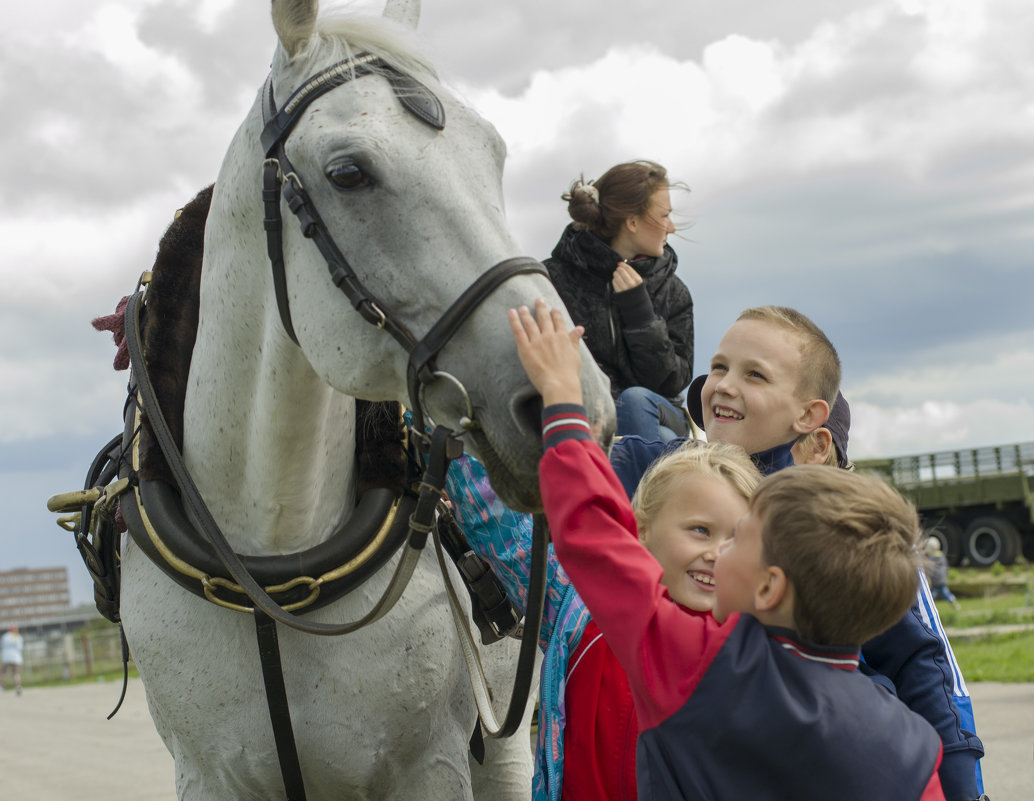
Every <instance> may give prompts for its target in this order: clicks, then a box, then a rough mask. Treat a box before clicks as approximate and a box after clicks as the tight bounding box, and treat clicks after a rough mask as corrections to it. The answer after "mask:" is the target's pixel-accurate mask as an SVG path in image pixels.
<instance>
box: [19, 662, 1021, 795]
mask: <svg viewBox="0 0 1034 801" xmlns="http://www.w3.org/2000/svg"><path fill="white" fill-rule="evenodd" d="M970 691H971V692H972V693H973V706H974V709H975V714H976V719H977V728H978V729H979V730H980V736H981V737H982V738H983V740H984V745H985V746H986V748H987V752H988V756H987V757H985V758H984V761H983V765H984V783H985V789H986V790H987V792H988V794H989V795H990V796H991V799H992V801H1031V799H1034V684H997V683H987V682H982V683H979V684H973V685H971V686H970ZM118 693H119V686H118V685H117V684H114V683H107V684H81V685H76V686H74V687H56V688H50V689H29V690H26V691H25V692H24V693H23V694H22V695H21V696H15V694H14V693H13V692H10V691H8V692H5V693H2V694H0V799H3V800H4V801H6V800H7V799H22V798H23V799H32V801H66V799H70V798H74V799H76V801H122V800H123V799H126V801H175V790H174V786H175V780H174V777H173V765H172V758H171V757H170V756H169V754H168V752H167V751H166V750H165V747H164V746H163V745H162V743H161V740H159V739H158V735H157V734H156V733H155V731H154V728H153V726H152V724H151V719H150V717H149V716H148V714H147V703H146V701H145V700H144V691H143V687H142V686H141V685H140V681H139V679H136V680H133V681H131V682H130V684H129V691H128V694H127V698H126V702H125V704H123V707H122V709H121V710H120V711H119V713H118V714H117V715H116V716H115V717H114V718H113V719H112V720H110V721H109V720H105V717H106V716H107V714H108V712H110V711H111V709H112V708H113V707H114V705H115V702H116V701H117V700H118Z"/></svg>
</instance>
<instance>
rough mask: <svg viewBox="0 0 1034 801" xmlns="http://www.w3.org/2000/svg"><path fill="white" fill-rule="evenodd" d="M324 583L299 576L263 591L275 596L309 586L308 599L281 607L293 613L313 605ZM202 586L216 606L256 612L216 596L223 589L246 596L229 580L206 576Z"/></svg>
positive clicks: (265, 588)
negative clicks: (304, 585)
mask: <svg viewBox="0 0 1034 801" xmlns="http://www.w3.org/2000/svg"><path fill="white" fill-rule="evenodd" d="M322 583H323V579H314V578H311V577H309V576H298V577H297V578H293V579H291V580H290V581H288V582H285V583H283V584H277V585H276V586H275V587H263V589H264V590H265V591H266V593H267V594H269V595H275V594H276V593H279V592H287V591H288V590H293V589H294V588H295V587H297V586H298V585H300V584H308V585H309V595H308V597H307V598H303V599H302V600H300V601H298V602H296V603H293V604H285V605H283V606H281V607H280V608H281V609H284V610H286V611H288V612H291V611H294V610H295V609H302V608H303V607H306V606H308V605H309V604H311V603H313V602H314V601H315V600H316V599H317V598H318V597H319V595H320V585H321V584H322ZM201 586H202V587H203V588H204V592H205V598H207V599H208V600H209V601H211V602H212V603H214V604H217V605H219V606H222V607H224V608H226V609H233V610H235V611H237V612H254V610H253V609H252V608H251V607H250V606H243V605H242V604H235V603H232V602H230V601H226V600H223V599H222V598H220V597H219V596H218V595H216V592H217V591H218V590H219V589H220V588H221V589H224V590H229V591H230V592H235V593H237V594H238V595H245V596H246V595H247V593H245V592H244V588H243V587H241V585H240V584H237V583H236V582H233V581H229V580H228V579H224V578H219V577H218V576H215V577H213V576H204V577H203V578H202V579H201Z"/></svg>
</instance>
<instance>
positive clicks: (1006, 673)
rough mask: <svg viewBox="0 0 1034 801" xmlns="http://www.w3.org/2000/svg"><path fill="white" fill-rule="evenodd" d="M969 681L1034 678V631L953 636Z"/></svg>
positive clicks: (956, 655) (960, 663)
mask: <svg viewBox="0 0 1034 801" xmlns="http://www.w3.org/2000/svg"><path fill="white" fill-rule="evenodd" d="M951 648H952V650H953V651H954V652H955V658H956V659H958V661H959V667H961V668H962V675H963V676H965V677H966V681H967V682H969V683H973V682H975V681H1006V682H1024V683H1025V682H1034V631H1025V632H1022V633H1018V634H994V635H990V636H986V637H978V638H973V639H968V640H953V641H952V644H951Z"/></svg>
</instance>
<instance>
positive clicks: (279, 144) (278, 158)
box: [260, 53, 546, 438]
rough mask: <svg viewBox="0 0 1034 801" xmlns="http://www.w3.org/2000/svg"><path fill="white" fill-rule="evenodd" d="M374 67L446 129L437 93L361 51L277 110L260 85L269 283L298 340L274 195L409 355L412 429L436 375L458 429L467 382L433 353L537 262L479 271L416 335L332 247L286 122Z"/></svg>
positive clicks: (414, 109)
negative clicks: (453, 393) (454, 393)
mask: <svg viewBox="0 0 1034 801" xmlns="http://www.w3.org/2000/svg"><path fill="white" fill-rule="evenodd" d="M371 74H378V75H381V76H383V77H384V78H386V79H387V81H388V83H389V84H390V85H391V87H392V90H393V91H394V94H395V97H396V99H397V100H398V101H399V103H401V105H402V107H403V108H404V109H406V111H408V112H409V113H410V114H412V115H413V116H414V117H415V118H416V119H418V120H419V121H420V122H422V123H424V124H425V125H427V126H429V127H431V128H434V129H435V130H438V131H441V130H444V129H445V109H444V107H443V106H442V103H441V101H440V100H439V99H438V97H437V96H436V95H435V94H434V93H433V92H432V91H431V90H430V89H428V88H427V87H426V86H424V85H423V84H422V83H420V82H419V81H417V80H415V79H414V78H412V77H410V76H408V75H404V74H403V73H401V72H399V71H398V70H396V69H394V68H393V67H391V66H390V65H388V64H387V63H385V62H384V61H383V60H382V59H381V58H380V57H378V56H375V55H372V54H370V53H363V54H360V55H358V56H355V57H354V58H350V59H345V60H344V61H340V62H338V63H337V64H334V65H332V66H330V67H328V68H327V69H325V70H323V71H322V72H320V73H318V74H316V75H315V76H313V77H312V78H310V79H309V80H307V81H306V82H305V83H304V84H302V85H301V86H300V87H299V88H298V89H296V90H295V91H294V93H292V94H291V96H290V97H289V98H288V99H287V102H286V103H284V105H283V107H282V108H280V109H277V105H276V99H275V98H274V96H273V76H272V73H270V75H269V77H268V78H267V79H266V85H265V87H264V89H263V92H262V122H263V129H262V134H261V136H260V141H261V143H262V148H263V151H264V152H265V156H266V159H265V162H264V164H263V177H262V200H263V204H264V207H265V218H264V220H263V227H264V228H265V231H266V248H267V251H268V254H269V261H270V265H271V266H272V271H273V289H274V292H275V295H276V302H277V308H278V310H279V312H280V319H281V321H282V322H283V325H284V330H285V331H286V332H287V335H288V336H289V337H290V338H291V339H292V341H294V343H295V344H298V337H297V334H296V333H295V330H294V324H293V323H292V321H291V309H290V304H289V301H288V297H287V276H286V272H285V265H284V252H283V235H282V225H283V223H282V218H281V215H280V198H281V194H282V195H283V198H284V199H285V200H286V201H287V206H288V208H290V209H291V211H292V212H293V213H294V215H295V216H296V217H297V218H298V222H299V224H300V225H301V229H302V234H303V235H304V236H305V237H307V238H309V239H311V240H312V241H313V242H314V243H315V245H316V247H317V248H318V249H319V251H320V253H321V254H322V255H323V258H324V260H325V261H326V262H327V269H328V271H329V272H330V278H331V280H332V281H333V282H334V285H335V286H336V287H337V288H338V289H340V290H341V291H342V292H343V293H344V294H345V296H346V297H347V298H348V300H349V301H350V302H351V304H352V307H353V308H355V309H356V311H358V312H359V313H360V314H361V315H362V317H363V319H364V320H366V321H367V322H369V323H370V324H372V325H374V326H376V327H377V328H381V329H384V330H385V331H387V332H388V333H389V334H390V335H391V336H392V337H393V338H394V339H395V341H396V342H398V343H399V344H400V345H401V346H402V347H403V349H405V351H406V352H407V353H408V354H409V363H408V365H407V369H406V382H407V388H408V393H409V400H410V408H411V410H412V412H413V431H414V434H416V436H418V437H420V438H424V437H425V434H424V417H425V412H424V408H423V407H424V403H423V394H424V388H425V387H427V386H428V385H430V384H431V383H433V382H434V381H435V380H437V379H438V378H445V379H447V380H449V381H451V383H453V384H454V385H455V386H456V387H458V389H459V391H460V393H461V395H462V397H463V399H464V402H465V404H466V412H467V413H466V415H465V416H463V417H462V418H461V420H460V424H461V426H462V427H463V428H465V429H469V428H472V427H474V426H475V425H477V423H476V421H475V419H474V409H473V405H472V404H471V401H470V396H469V395H468V393H467V391H466V388H465V387H464V386H463V384H462V383H461V382H460V381H459V380H458V379H457V378H455V377H454V376H452V375H450V374H448V373H445V372H442V371H439V370H437V368H436V364H435V360H436V358H437V356H438V353H439V352H440V351H441V349H442V348H443V347H445V345H446V344H447V343H448V342H449V340H450V339H452V337H453V336H454V335H455V333H456V331H457V330H458V329H459V327H460V326H461V325H462V324H463V322H464V321H465V320H466V319H467V317H469V316H470V314H471V313H472V312H473V311H474V309H476V308H477V307H478V305H480V304H481V302H482V301H484V300H485V299H486V298H487V297H488V296H489V295H490V294H491V293H492V292H494V291H495V290H496V289H497V288H498V287H499V286H500V285H501V284H502V283H503V282H505V281H506V280H508V279H509V278H511V277H513V276H515V275H518V274H520V273H532V272H537V273H542V274H544V275H545V274H546V271H545V268H544V267H543V266H542V264H541V263H539V262H538V261H536V260H534V259H530V258H527V257H517V258H511V259H506V260H504V261H501V262H499V263H498V264H496V265H495V266H493V267H492V268H491V269H489V270H487V271H486V272H484V273H483V274H482V275H480V276H479V277H478V278H477V280H475V281H474V283H473V284H471V285H470V286H469V287H468V288H467V289H466V291H464V292H463V294H462V295H460V297H459V298H457V299H456V301H454V302H453V304H452V305H451V306H450V307H449V308H448V309H447V310H446V311H445V313H444V314H443V315H442V316H441V317H440V318H439V319H438V322H436V323H435V324H434V325H433V326H432V327H431V330H430V331H428V332H427V334H426V335H425V336H424V337H423V339H417V338H416V336H414V335H413V333H412V332H411V331H410V330H409V328H407V327H406V325H405V324H404V323H403V322H402V321H400V320H399V319H398V318H396V317H395V316H394V315H393V314H392V313H391V311H390V310H388V309H386V307H385V306H384V304H382V303H381V302H380V301H379V300H378V299H377V298H376V297H375V296H374V295H373V294H372V293H371V292H370V291H369V290H368V289H367V288H366V287H365V286H364V285H363V283H362V281H360V279H359V277H358V275H356V272H355V270H354V269H352V266H351V264H349V262H348V259H347V258H345V256H344V254H343V253H342V252H341V250H340V248H338V246H337V244H336V243H335V242H334V238H333V237H332V236H331V234H330V231H329V230H328V229H327V226H326V224H325V223H324V222H323V219H322V218H321V217H320V215H319V212H318V211H317V210H316V207H315V205H314V204H313V202H312V199H311V198H310V196H309V194H308V192H307V191H306V189H305V186H304V185H303V183H302V180H301V178H300V177H299V175H298V172H297V171H296V170H295V168H294V166H293V165H292V164H291V162H290V159H288V157H287V151H286V143H287V138H288V137H289V136H290V134H291V131H292V129H293V128H294V126H295V125H296V124H297V123H298V121H299V120H300V119H301V116H302V113H303V112H304V111H305V109H306V108H307V107H308V106H309V104H311V103H312V102H313V101H314V100H316V99H317V98H318V97H320V96H322V95H324V94H326V93H327V92H329V91H330V90H331V89H335V88H337V87H338V86H342V85H344V84H346V83H348V82H350V81H351V80H353V79H354V78H361V77H363V76H366V75H371Z"/></svg>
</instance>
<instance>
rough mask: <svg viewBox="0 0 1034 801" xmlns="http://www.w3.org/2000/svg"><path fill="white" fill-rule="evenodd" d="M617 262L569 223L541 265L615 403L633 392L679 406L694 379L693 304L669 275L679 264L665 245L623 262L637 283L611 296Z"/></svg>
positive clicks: (587, 233)
mask: <svg viewBox="0 0 1034 801" xmlns="http://www.w3.org/2000/svg"><path fill="white" fill-rule="evenodd" d="M619 261H622V258H621V256H620V255H619V254H618V253H617V251H615V250H612V249H611V247H610V246H609V245H608V244H607V243H606V242H604V241H603V240H602V239H600V238H599V237H598V236H596V234H594V233H591V232H590V231H577V230H575V228H574V225H573V224H572V225H568V226H567V228H566V229H565V230H564V233H563V235H562V236H561V237H560V241H559V242H557V245H556V247H555V248H553V255H552V256H551V257H550V258H548V259H546V261H545V264H546V267H547V268H548V269H549V276H550V278H551V279H552V280H553V285H554V286H555V287H556V289H557V292H558V293H559V294H560V299H561V300H563V301H564V305H565V306H567V310H568V312H570V314H571V318H572V319H573V320H574V322H575V324H576V325H582V326H584V327H585V344H586V345H587V346H588V347H589V352H590V353H592V356H593V358H594V359H595V360H596V362H597V364H599V366H600V368H601V369H602V370H603V372H604V373H606V374H607V375H608V376H609V377H610V391H611V393H612V394H613V395H614V397H615V398H616V397H617V396H618V395H620V394H621V392H622V391H623V390H625V389H628V388H629V387H634V386H640V387H646V388H647V389H649V390H652V391H653V392H656V393H658V394H659V395H663V396H665V397H666V398H670V399H672V400H673V401H674V402H675V404H676V405H677V406H681V405H682V404H683V399H682V397H681V393H682V391H683V390H684V389H685V388H686V385H688V384H689V382H690V379H691V378H692V377H693V298H692V297H691V296H690V294H689V289H687V288H686V285H685V284H683V283H682V281H680V280H679V278H678V277H677V276H676V275H675V268H676V267H677V266H678V257H677V256H676V255H675V251H673V250H672V249H671V248H670V247H668V245H665V246H664V255H662V256H661V257H660V258H653V257H645V258H641V259H635V260H633V261H630V262H629V264H630V265H631V266H632V268H633V269H635V271H636V272H637V273H639V275H641V276H642V277H643V283H642V284H640V285H639V286H637V287H635V288H634V289H630V290H628V291H626V292H619V293H616V294H615V292H614V289H613V287H612V286H611V280H612V278H613V276H614V270H615V269H616V268H617V265H618V262H619Z"/></svg>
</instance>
